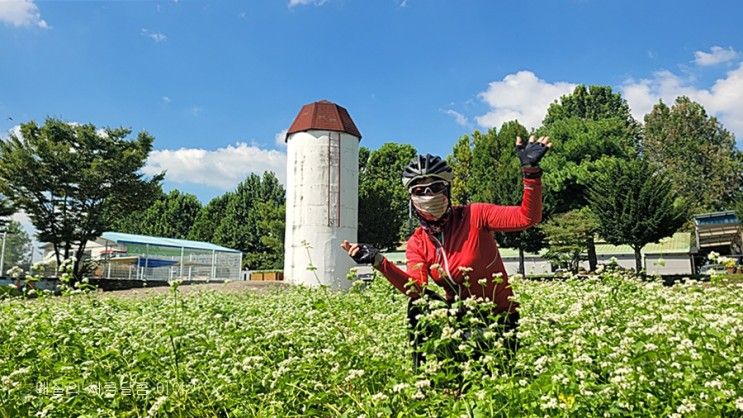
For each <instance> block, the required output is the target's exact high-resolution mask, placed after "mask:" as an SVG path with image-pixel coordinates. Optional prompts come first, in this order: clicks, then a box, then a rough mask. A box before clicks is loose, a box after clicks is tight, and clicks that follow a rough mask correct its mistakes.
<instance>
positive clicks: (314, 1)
mask: <svg viewBox="0 0 743 418" xmlns="http://www.w3.org/2000/svg"><path fill="white" fill-rule="evenodd" d="M327 2H328V0H289V8H292V7H296V6H310V5H312V6H322V5H323V4H325V3H327Z"/></svg>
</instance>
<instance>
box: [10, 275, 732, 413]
mask: <svg viewBox="0 0 743 418" xmlns="http://www.w3.org/2000/svg"><path fill="white" fill-rule="evenodd" d="M513 283H514V287H515V290H516V293H517V295H518V298H519V301H520V303H521V318H522V319H521V327H520V330H519V338H520V340H521V348H520V350H519V352H518V354H517V356H516V358H515V359H514V360H513V362H512V364H511V366H512V367H511V368H510V369H508V371H504V370H506V369H504V368H502V367H501V366H500V365H501V364H502V362H503V359H504V358H503V353H502V350H499V349H497V348H496V349H493V350H492V351H491V352H488V353H487V354H486V355H485V356H484V357H483V358H481V359H479V360H477V361H475V360H472V359H469V360H468V359H467V358H466V355H465V357H464V358H463V359H462V360H461V361H460V362H458V363H453V362H452V361H451V360H450V359H448V358H445V357H441V351H440V350H439V349H440V345H441V344H447V345H449V346H451V345H452V344H453V345H454V346H455V347H457V348H458V349H459V350H460V351H461V353H468V352H470V351H471V350H470V348H471V347H469V345H470V344H471V341H468V340H466V339H465V338H463V337H462V335H461V333H458V332H456V330H455V329H453V328H452V327H453V326H454V324H453V323H452V322H451V317H449V316H448V315H446V312H445V311H444V310H445V309H446V308H441V307H436V306H431V307H430V309H429V313H428V314H427V315H426V320H427V321H429V322H430V323H432V324H434V325H436V326H437V328H436V326H435V327H434V328H436V329H437V330H438V331H437V332H438V334H439V338H437V339H435V340H433V341H431V342H430V343H428V344H426V345H425V346H424V350H427V353H428V355H429V358H430V361H429V362H427V363H426V365H425V367H424V368H423V369H422V370H421V371H420V372H419V373H418V374H414V373H413V372H412V368H411V361H410V348H409V346H408V343H407V335H406V329H405V319H404V315H405V306H406V303H407V302H406V299H405V297H404V296H403V295H401V294H399V293H396V291H394V289H392V288H391V286H389V285H388V284H387V283H385V282H384V280H383V279H382V280H375V282H374V283H373V284H372V285H371V287H369V288H366V289H361V287H360V286H359V287H355V288H354V290H352V291H351V292H349V293H344V294H342V293H333V292H329V291H326V290H324V289H316V290H311V289H305V288H288V289H287V288H284V289H268V290H266V291H263V292H246V293H238V294H235V293H222V292H219V291H213V290H209V291H198V292H193V293H189V294H187V295H184V294H180V291H179V289H177V286H174V289H173V290H172V292H171V293H170V294H167V295H153V296H150V297H147V298H142V299H132V298H126V299H120V298H113V297H107V296H101V295H93V294H75V295H67V296H62V297H41V298H38V299H36V300H33V301H29V300H24V299H20V298H11V299H6V300H4V301H1V302H0V321H1V322H0V376H2V378H1V380H0V387H1V388H2V390H0V416H1V417H17V416H40V417H44V416H58V417H68V416H83V417H99V416H111V417H113V416H117V417H146V416H183V417H203V416H235V417H242V416H305V415H312V416H354V417H358V416H368V417H372V416H383V417H386V416H406V417H407V416H421V417H423V416H539V417H542V416H701V417H706V416H740V415H741V414H743V389H742V388H743V382H741V376H743V361H742V360H741V359H743V340H742V339H743V302H741V299H740V297H739V295H740V292H741V290H743V284H740V283H738V284H735V285H732V287H731V286H720V287H716V286H701V285H699V284H698V283H695V282H690V283H685V284H681V285H676V286H673V287H664V286H662V285H661V284H660V283H657V282H640V281H635V280H632V279H630V278H626V277H623V276H622V275H621V274H617V273H612V272H605V273H603V274H602V275H601V276H594V277H592V278H590V279H587V280H586V279H583V280H577V279H568V280H566V281H548V282H530V281H523V280H518V279H515V280H514V281H513ZM475 311H477V310H475ZM437 321H438V322H437ZM477 322H478V320H477V317H476V316H470V317H468V318H466V319H465V325H463V326H464V327H469V326H477ZM460 326H461V324H460ZM496 335H497V334H495V333H486V334H484V337H483V338H486V339H487V338H497V336H496ZM493 346H494V347H498V345H497V344H493Z"/></svg>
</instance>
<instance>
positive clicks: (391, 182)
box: [359, 143, 416, 249]
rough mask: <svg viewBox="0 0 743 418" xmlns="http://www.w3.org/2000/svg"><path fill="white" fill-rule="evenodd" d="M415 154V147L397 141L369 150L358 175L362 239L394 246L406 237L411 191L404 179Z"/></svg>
mask: <svg viewBox="0 0 743 418" xmlns="http://www.w3.org/2000/svg"><path fill="white" fill-rule="evenodd" d="M415 156H416V150H415V148H413V147H412V146H410V145H407V144H396V143H386V144H384V145H382V146H381V147H380V148H379V149H377V150H374V151H372V152H371V153H370V155H369V159H368V162H367V164H366V166H365V168H364V171H363V172H361V173H360V175H359V242H366V243H371V244H374V245H375V246H377V247H378V248H382V249H386V248H392V249H394V248H395V247H397V245H398V244H399V243H400V241H401V240H404V239H407V236H408V235H409V232H410V230H409V226H408V222H407V220H408V216H409V215H408V193H407V191H406V190H405V188H404V187H403V186H402V181H401V179H402V172H403V170H404V169H405V167H406V166H407V165H408V164H409V163H410V161H411V160H412V159H413V158H414V157H415Z"/></svg>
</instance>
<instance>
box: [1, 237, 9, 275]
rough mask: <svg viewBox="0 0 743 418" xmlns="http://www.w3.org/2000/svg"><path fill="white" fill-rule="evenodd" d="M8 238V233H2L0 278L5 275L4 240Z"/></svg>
mask: <svg viewBox="0 0 743 418" xmlns="http://www.w3.org/2000/svg"><path fill="white" fill-rule="evenodd" d="M7 236H8V231H3V249H2V251H0V277H3V276H4V275H5V238H6V237H7Z"/></svg>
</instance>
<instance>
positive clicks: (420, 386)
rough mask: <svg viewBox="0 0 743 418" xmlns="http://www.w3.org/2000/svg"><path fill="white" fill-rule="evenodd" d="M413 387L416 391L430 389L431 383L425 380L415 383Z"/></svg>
mask: <svg viewBox="0 0 743 418" xmlns="http://www.w3.org/2000/svg"><path fill="white" fill-rule="evenodd" d="M415 387H416V388H418V389H425V388H428V387H431V381H430V380H427V379H425V380H419V381H417V382H415Z"/></svg>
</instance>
